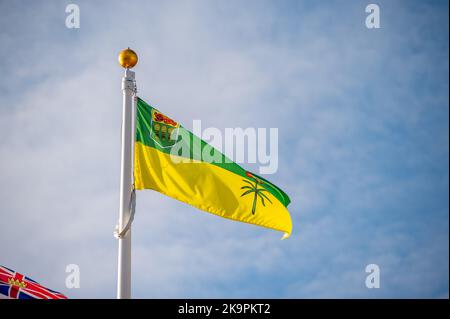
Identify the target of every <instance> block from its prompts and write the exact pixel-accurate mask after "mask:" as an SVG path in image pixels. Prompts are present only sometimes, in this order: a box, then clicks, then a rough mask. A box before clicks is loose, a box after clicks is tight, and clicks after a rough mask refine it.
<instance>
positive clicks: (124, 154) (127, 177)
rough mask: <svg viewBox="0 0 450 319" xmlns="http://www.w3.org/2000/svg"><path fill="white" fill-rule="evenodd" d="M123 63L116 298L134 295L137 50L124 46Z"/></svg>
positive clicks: (120, 57)
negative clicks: (132, 268)
mask: <svg viewBox="0 0 450 319" xmlns="http://www.w3.org/2000/svg"><path fill="white" fill-rule="evenodd" d="M119 62H120V64H121V65H122V66H123V67H125V68H126V69H125V75H124V76H123V78H122V92H123V110H122V151H121V167H120V206H119V207H120V211H119V225H118V229H117V231H116V237H117V238H118V240H119V256H118V276H117V298H119V299H129V298H131V222H132V219H133V216H132V207H133V204H134V203H133V201H134V198H132V197H133V160H134V141H135V134H134V129H135V113H136V112H135V110H134V108H135V107H136V105H135V102H134V100H135V99H134V98H135V95H136V82H135V73H134V72H133V71H131V70H130V68H131V67H133V66H134V65H136V63H137V55H136V53H135V52H134V51H132V50H130V49H129V48H128V49H127V50H124V51H122V52H121V53H120V55H119Z"/></svg>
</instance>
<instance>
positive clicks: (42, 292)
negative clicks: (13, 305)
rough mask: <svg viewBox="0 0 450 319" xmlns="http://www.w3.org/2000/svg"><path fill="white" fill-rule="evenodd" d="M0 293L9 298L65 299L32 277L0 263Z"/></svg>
mask: <svg viewBox="0 0 450 319" xmlns="http://www.w3.org/2000/svg"><path fill="white" fill-rule="evenodd" d="M0 294H2V295H5V296H7V297H9V298H11V299H67V297H66V296H64V295H63V294H62V293H59V292H57V291H54V290H51V289H48V288H45V287H44V286H41V285H40V284H38V283H37V282H36V281H34V280H33V279H31V278H29V277H26V276H24V275H22V274H19V273H18V272H16V271H14V270H11V269H9V268H6V267H4V266H2V265H0Z"/></svg>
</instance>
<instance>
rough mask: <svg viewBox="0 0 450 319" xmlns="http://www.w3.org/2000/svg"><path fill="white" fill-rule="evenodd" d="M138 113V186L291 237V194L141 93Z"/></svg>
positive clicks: (136, 181)
mask: <svg viewBox="0 0 450 319" xmlns="http://www.w3.org/2000/svg"><path fill="white" fill-rule="evenodd" d="M136 113H137V114H136V143H135V165H134V183H135V189H137V190H140V189H153V190H155V191H157V192H160V193H163V194H165V195H167V196H170V197H173V198H175V199H178V200H180V201H182V202H185V203H187V204H189V205H192V206H194V207H197V208H199V209H201V210H203V211H207V212H209V213H212V214H215V215H218V216H221V217H225V218H228V219H232V220H236V221H240V222H245V223H249V224H255V225H258V226H262V227H267V228H271V229H275V230H278V231H282V232H284V236H283V238H287V237H289V235H290V234H291V231H292V222H291V218H290V216H289V212H288V210H287V208H286V207H287V205H288V204H289V203H290V199H289V197H288V196H287V195H286V194H285V193H284V192H283V191H282V190H281V189H279V188H278V187H277V186H275V185H274V184H272V183H270V182H269V181H267V180H266V179H264V178H262V177H259V176H257V175H256V174H253V173H250V172H248V171H246V170H245V169H243V168H242V167H241V166H239V165H237V164H236V163H234V162H233V161H231V160H230V159H229V158H228V157H226V156H225V155H223V154H222V153H220V152H219V151H218V150H217V149H215V148H214V147H212V146H211V145H209V144H208V143H206V142H204V141H203V140H201V139H200V138H198V137H197V136H195V135H194V134H192V133H191V132H189V131H188V130H186V129H185V128H183V126H181V125H180V124H179V123H178V122H176V121H174V120H173V119H171V118H169V117H168V116H166V115H164V114H163V113H161V112H160V111H158V110H157V109H155V108H154V107H152V106H150V105H149V104H147V103H145V102H144V101H143V100H141V99H140V98H138V100H137V112H136ZM205 157H206V159H205Z"/></svg>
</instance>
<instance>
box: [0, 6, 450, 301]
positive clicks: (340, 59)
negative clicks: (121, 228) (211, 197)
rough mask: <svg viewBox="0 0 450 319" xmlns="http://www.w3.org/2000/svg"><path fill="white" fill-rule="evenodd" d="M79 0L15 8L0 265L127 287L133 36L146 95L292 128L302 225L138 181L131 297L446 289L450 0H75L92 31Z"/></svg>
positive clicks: (7, 56) (2, 90)
mask: <svg viewBox="0 0 450 319" xmlns="http://www.w3.org/2000/svg"><path fill="white" fill-rule="evenodd" d="M69 3H71V2H67V1H60V2H56V1H33V2H32V3H31V2H28V1H1V2H0V12H1V19H0V41H1V43H2V45H1V47H0V56H1V60H0V70H1V71H2V72H1V73H2V74H3V75H4V76H3V77H2V79H0V214H1V217H2V231H1V232H0V243H1V244H0V251H1V255H0V264H3V265H5V266H7V267H9V268H12V269H15V270H17V271H19V272H22V273H24V274H27V275H28V276H30V277H32V278H34V279H35V280H37V281H40V282H42V283H44V284H46V285H48V286H49V287H51V288H52V289H56V290H59V291H62V292H64V293H66V294H67V295H68V296H69V297H73V298H83V297H84V298H114V297H115V284H116V258H117V242H116V240H115V239H114V238H113V236H112V232H113V229H114V226H115V224H116V222H117V217H118V196H119V195H118V190H119V151H120V140H119V134H120V120H121V91H120V82H121V76H122V72H123V70H122V69H121V68H120V67H119V65H118V64H117V54H118V52H119V51H120V50H121V49H123V48H125V47H127V46H130V47H132V48H133V49H135V50H136V51H137V52H138V54H139V57H140V61H139V64H138V66H137V67H136V69H135V71H136V77H137V85H138V91H139V95H140V96H141V97H142V98H143V99H145V100H147V101H149V102H151V103H152V104H154V105H155V106H157V107H158V108H159V109H160V110H161V111H163V112H165V113H167V114H168V115H171V116H172V117H174V118H175V119H177V120H179V121H180V122H181V123H183V124H184V126H186V127H188V128H189V127H190V126H191V125H192V120H193V119H201V120H202V126H204V127H207V126H214V127H218V128H220V129H223V128H226V127H278V128H279V138H280V140H279V155H280V156H279V170H278V172H277V173H276V174H274V175H271V176H267V178H269V179H270V180H271V181H273V182H274V183H275V184H277V185H279V186H280V187H281V188H283V189H284V190H285V191H286V192H287V193H288V194H289V195H290V197H291V199H292V203H291V205H290V211H291V215H292V219H293V223H294V230H293V231H294V233H293V235H292V236H291V238H289V239H288V240H284V241H280V240H279V238H280V234H279V233H277V232H273V231H271V230H266V229H262V228H259V227H254V226H251V225H246V224H241V223H236V222H231V221H228V220H224V219H221V218H218V217H216V216H213V215H210V214H206V213H203V212H200V211H197V210H196V209H194V208H192V207H189V206H187V205H185V204H183V203H179V202H176V201H175V200H173V199H171V198H167V197H164V196H163V195H160V194H158V193H155V192H152V191H143V192H140V193H139V194H138V198H137V200H138V202H137V213H136V218H135V222H134V224H133V282H132V285H133V296H134V297H140V298H153V297H158V298H164V297H167V298H173V297H180V298H185V297H200V298H203V297H236V298H244V297H254V298H260V297H273V298H319V297H325V298H333V297H343V298H355V297H357V298H379V297H386V298H392V297H400V298H411V297H423V298H442V297H445V298H448V293H449V275H448V274H449V262H448V260H449V244H448V240H449V226H448V225H449V197H448V193H449V171H448V165H449V138H448V137H449V122H448V121H449V120H448V118H449V99H448V91H449V86H448V76H449V64H448V54H449V46H448V36H449V34H448V2H447V1H438V0H435V1H427V2H425V1H377V2H375V3H377V4H379V6H380V9H381V29H376V30H375V29H370V30H369V29H367V28H366V27H365V23H364V22H365V18H366V15H367V14H366V13H365V7H366V5H367V4H369V3H371V2H369V1H328V0H327V1H321V2H318V1H245V2H244V1H214V2H212V1H174V2H170V3H166V2H163V1H129V2H126V3H124V2H123V1H95V2H94V1H74V2H73V3H76V4H78V5H79V6H80V10H81V28H80V29H76V30H75V29H67V28H66V27H65V24H64V22H65V19H66V15H67V14H66V13H65V7H66V5H67V4H69ZM244 166H245V167H247V168H254V167H253V166H252V165H244ZM71 263H75V264H78V265H79V266H80V269H81V288H80V289H72V290H69V289H67V288H65V285H64V282H65V277H66V273H65V272H64V270H65V266H66V265H67V264H71ZM370 263H376V264H378V265H379V266H380V269H381V288H380V289H367V288H366V287H365V278H366V273H365V266H366V265H367V264H370Z"/></svg>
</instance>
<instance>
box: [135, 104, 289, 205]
mask: <svg viewBox="0 0 450 319" xmlns="http://www.w3.org/2000/svg"><path fill="white" fill-rule="evenodd" d="M136 142H140V143H142V144H144V145H146V146H148V147H152V148H155V149H157V150H159V151H161V152H164V153H167V154H171V153H172V154H173V155H177V156H181V157H185V158H186V159H190V160H195V161H202V162H205V161H204V160H203V158H202V154H205V153H209V155H211V154H212V155H211V157H210V158H213V160H212V161H207V162H208V163H210V164H211V165H216V166H218V167H221V168H223V169H225V170H227V171H229V172H231V173H233V174H237V175H240V176H242V177H243V178H245V179H250V180H253V181H257V182H258V184H259V185H260V186H261V187H264V188H265V189H267V191H269V192H270V193H271V194H272V195H273V196H275V197H276V198H277V199H278V200H279V201H280V202H281V203H282V204H283V205H284V206H286V207H287V205H289V203H290V202H291V201H290V199H289V196H288V195H287V194H286V193H285V192H283V191H282V190H281V189H280V188H278V187H277V186H275V185H274V184H272V183H271V182H269V181H268V180H266V179H264V178H262V177H260V176H258V175H256V174H253V173H250V172H248V171H246V170H245V169H243V168H242V167H241V166H239V165H238V164H236V163H234V162H233V161H232V160H230V159H229V158H228V157H226V156H225V155H224V154H222V153H221V152H220V151H218V150H217V149H215V148H214V147H213V146H211V145H209V144H208V143H206V142H205V141H203V140H202V139H200V138H199V137H197V136H195V135H194V134H192V133H191V132H189V131H188V130H186V129H185V128H184V127H183V126H181V125H180V124H179V123H178V122H176V121H174V120H172V119H171V118H169V117H167V116H166V115H164V114H163V113H161V112H160V111H159V110H157V109H155V108H154V107H152V106H151V105H149V104H147V103H146V102H145V101H143V100H142V99H140V98H138V99H137V116H136ZM180 143H184V144H180ZM187 143H189V145H187ZM175 144H177V145H176V150H178V151H176V152H174V149H173V147H174V146H175ZM181 150H188V151H187V152H182V151H181Z"/></svg>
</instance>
